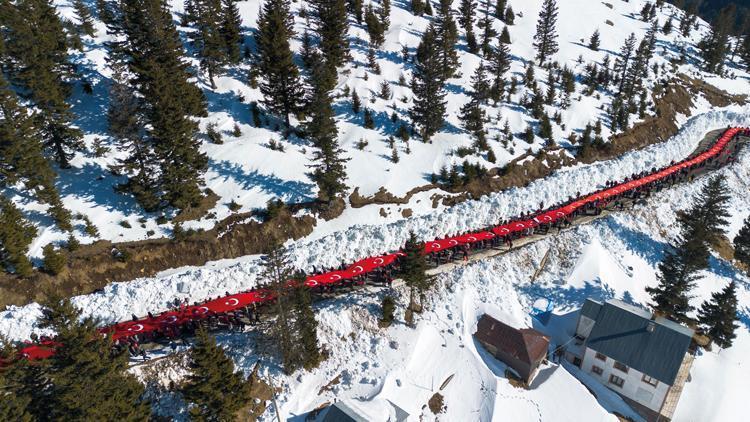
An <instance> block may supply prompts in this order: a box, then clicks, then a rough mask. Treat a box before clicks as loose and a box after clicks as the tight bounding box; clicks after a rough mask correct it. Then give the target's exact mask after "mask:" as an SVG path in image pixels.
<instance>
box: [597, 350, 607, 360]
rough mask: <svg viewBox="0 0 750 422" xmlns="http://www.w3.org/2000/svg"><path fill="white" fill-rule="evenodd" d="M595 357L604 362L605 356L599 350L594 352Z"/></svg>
mask: <svg viewBox="0 0 750 422" xmlns="http://www.w3.org/2000/svg"><path fill="white" fill-rule="evenodd" d="M596 358H597V359H599V360H600V361H602V362H606V361H607V357H606V356H604V355H603V354H601V353H599V352H596Z"/></svg>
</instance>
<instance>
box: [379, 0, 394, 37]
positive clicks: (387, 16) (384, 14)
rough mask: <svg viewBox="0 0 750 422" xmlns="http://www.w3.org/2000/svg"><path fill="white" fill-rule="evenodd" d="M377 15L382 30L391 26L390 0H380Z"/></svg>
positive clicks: (386, 29)
mask: <svg viewBox="0 0 750 422" xmlns="http://www.w3.org/2000/svg"><path fill="white" fill-rule="evenodd" d="M379 15H380V22H382V24H383V28H384V30H385V31H388V28H390V26H391V0H382V4H381V6H380V13H379Z"/></svg>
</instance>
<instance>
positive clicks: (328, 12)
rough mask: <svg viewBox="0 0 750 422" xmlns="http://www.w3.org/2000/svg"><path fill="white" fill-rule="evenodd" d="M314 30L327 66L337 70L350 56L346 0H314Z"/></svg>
mask: <svg viewBox="0 0 750 422" xmlns="http://www.w3.org/2000/svg"><path fill="white" fill-rule="evenodd" d="M311 4H312V6H313V10H314V17H315V19H314V29H315V32H316V34H317V35H318V37H319V38H320V50H321V51H322V52H323V57H324V58H325V63H326V65H327V66H329V67H331V69H332V70H335V69H336V68H338V67H339V66H341V65H343V64H344V61H345V60H346V59H347V57H348V56H349V41H348V39H347V31H348V28H349V25H348V23H347V18H346V2H345V0H313V1H312V2H311Z"/></svg>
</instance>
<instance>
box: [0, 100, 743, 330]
mask: <svg viewBox="0 0 750 422" xmlns="http://www.w3.org/2000/svg"><path fill="white" fill-rule="evenodd" d="M748 124H750V107H747V106H745V107H741V106H732V107H727V108H723V109H720V110H716V111H711V112H707V113H704V114H701V115H699V116H696V117H694V118H692V119H690V120H688V121H687V122H686V123H685V124H684V126H683V128H682V129H681V130H680V132H679V133H678V134H677V135H676V136H674V137H672V138H671V139H669V140H668V141H666V142H663V143H659V144H655V145H652V146H650V147H648V148H645V149H643V150H639V151H634V152H630V153H628V154H625V155H624V156H622V157H620V158H618V159H615V160H609V161H603V162H598V163H594V164H590V165H579V166H575V167H571V168H566V169H562V170H559V171H557V172H555V173H554V174H553V175H552V176H550V177H548V178H546V179H542V180H537V181H535V182H532V183H531V184H529V186H527V187H524V188H514V189H510V190H508V191H505V192H500V193H496V194H492V195H488V196H485V197H483V198H481V199H479V200H475V201H467V202H464V203H461V204H459V205H457V206H455V207H451V208H446V209H443V210H440V211H436V212H435V213H432V214H429V215H425V216H421V217H415V218H411V219H403V220H399V221H396V222H394V223H391V224H384V225H377V224H373V225H354V226H350V227H348V228H342V230H340V231H338V232H335V233H333V234H330V235H327V236H324V237H321V238H318V239H314V236H315V235H314V234H313V235H312V236H311V239H301V240H299V241H297V242H293V243H292V242H290V244H289V245H288V246H289V247H290V254H291V260H292V263H293V264H294V265H295V266H297V267H298V268H302V269H311V268H312V266H316V267H317V268H321V267H330V266H334V265H336V266H337V265H339V264H340V263H341V262H342V261H344V262H352V261H354V260H357V259H361V258H364V257H367V256H372V255H375V254H380V253H383V252H386V251H391V250H396V249H398V248H400V247H401V245H403V243H404V241H405V240H406V238H407V237H408V235H409V232H410V231H414V232H415V233H416V234H417V235H418V237H420V238H422V239H425V240H427V239H434V238H439V237H444V236H447V235H452V234H456V233H460V232H464V231H469V230H478V229H481V228H484V227H486V226H488V225H492V224H496V223H497V222H498V221H500V220H502V219H506V218H509V217H513V216H516V215H519V214H521V213H524V212H529V211H532V210H534V209H536V208H538V206H539V203H540V202H543V203H545V204H552V203H555V202H560V201H564V200H566V199H567V198H568V197H572V196H575V195H576V193H577V192H580V193H585V192H590V191H593V190H596V189H598V188H600V187H601V186H602V185H603V184H604V183H605V182H607V181H612V180H621V179H623V178H624V177H627V176H629V175H631V174H633V173H637V172H641V171H648V170H650V169H651V168H654V167H656V168H659V167H663V166H665V165H667V164H669V163H670V162H671V161H673V160H680V159H683V158H684V157H686V156H687V155H688V154H690V153H691V152H692V151H693V150H694V149H695V148H696V147H697V145H698V144H699V142H700V141H701V140H702V138H703V136H704V135H705V133H706V132H708V131H710V130H713V129H716V128H722V127H727V126H736V125H740V126H742V125H748ZM740 165H741V166H743V167H748V166H750V158H748V157H747V156H745V159H744V161H743V162H742V163H740ZM313 239H314V240H313ZM258 274H259V267H258V257H257V256H250V257H247V258H246V259H245V260H244V261H241V262H238V263H236V264H234V265H229V266H219V267H214V266H212V265H207V266H205V267H201V268H197V269H196V268H190V269H187V270H186V271H183V272H173V273H171V274H169V275H166V276H163V277H148V278H141V279H136V280H134V281H130V282H122V283H112V284H110V285H108V286H106V287H105V288H104V290H103V291H102V292H101V293H96V294H90V295H84V296H78V297H76V298H74V302H75V304H76V305H77V306H79V307H81V308H82V309H84V312H85V313H86V315H91V316H94V317H97V318H100V319H101V320H102V322H103V323H113V322H116V321H122V320H125V319H128V318H130V316H131V314H136V315H145V314H146V312H148V311H152V312H153V311H159V310H162V309H165V308H166V307H167V306H168V303H170V302H171V301H172V300H174V299H175V298H177V299H183V298H189V299H190V300H191V301H201V300H204V299H207V298H210V297H216V296H219V295H223V294H224V293H225V292H230V293H232V292H237V291H241V290H245V289H249V288H252V287H254V286H255V285H256V284H257V277H258ZM38 315H39V306H38V305H37V304H30V305H27V306H24V307H10V308H9V309H7V310H6V311H3V312H0V333H2V334H4V335H6V336H8V337H9V338H11V339H15V340H19V339H26V338H28V337H29V334H30V333H31V332H33V331H39V330H38V329H37V328H36V327H35V319H36V317H37V316H38Z"/></svg>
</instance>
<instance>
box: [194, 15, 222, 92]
mask: <svg viewBox="0 0 750 422" xmlns="http://www.w3.org/2000/svg"><path fill="white" fill-rule="evenodd" d="M194 4H195V9H196V12H197V16H196V25H197V31H195V32H194V44H195V46H196V47H197V50H198V55H199V57H200V67H201V69H203V70H204V71H205V72H206V73H207V74H208V80H209V82H210V83H211V88H213V89H216V83H215V82H214V77H215V76H216V75H217V74H218V73H220V72H221V71H222V69H223V67H224V64H225V63H226V61H227V58H226V51H225V48H226V45H225V41H224V36H223V34H222V32H221V29H222V26H221V25H222V21H221V19H222V17H223V16H222V7H221V0H194Z"/></svg>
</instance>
